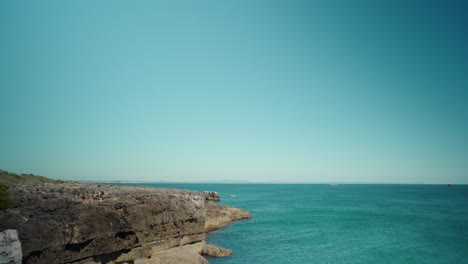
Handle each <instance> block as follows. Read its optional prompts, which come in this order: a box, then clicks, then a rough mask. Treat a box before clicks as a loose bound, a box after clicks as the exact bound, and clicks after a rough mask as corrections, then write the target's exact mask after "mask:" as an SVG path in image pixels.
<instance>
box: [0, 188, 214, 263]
mask: <svg viewBox="0 0 468 264" xmlns="http://www.w3.org/2000/svg"><path fill="white" fill-rule="evenodd" d="M9 192H10V194H11V195H12V197H13V201H14V207H15V208H16V209H15V210H7V211H6V212H5V213H3V214H1V215H0V231H2V230H5V229H15V230H18V235H19V239H20V241H21V243H22V249H23V263H68V262H76V261H84V260H92V261H94V262H102V263H107V262H110V261H113V260H115V259H116V258H118V257H119V256H120V255H121V254H124V253H128V252H129V251H130V250H131V249H133V248H138V247H141V246H143V245H145V244H147V243H149V242H152V247H153V248H157V249H158V250H165V249H168V248H172V247H177V246H180V245H185V244H191V243H195V242H200V241H203V239H204V238H205V233H204V229H205V220H206V209H205V205H204V199H205V197H203V195H202V194H200V193H196V192H190V191H186V190H175V189H155V188H149V187H124V186H109V185H86V184H42V185H18V186H11V187H10V188H9Z"/></svg>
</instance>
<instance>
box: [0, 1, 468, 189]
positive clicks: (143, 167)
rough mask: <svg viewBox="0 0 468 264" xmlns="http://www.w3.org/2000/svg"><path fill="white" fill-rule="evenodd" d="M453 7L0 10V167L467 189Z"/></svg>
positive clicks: (73, 5) (463, 4)
mask: <svg viewBox="0 0 468 264" xmlns="http://www.w3.org/2000/svg"><path fill="white" fill-rule="evenodd" d="M467 13H468V1H416V0H411V1H408V0H404V1H398V0H388V1H373V0H369V1H361V0H357V1H345V0H342V1H329V0H324V1H256V0H245V1H217V0H213V1H30V2H28V1H7V0H5V1H1V2H0V34H1V42H0V58H1V60H0V70H1V72H0V76H1V78H0V89H1V90H0V92H1V93H0V100H1V103H0V122H1V127H0V147H1V151H0V168H3V169H6V170H10V171H14V172H24V173H30V172H31V173H35V174H41V175H47V176H50V177H53V178H61V179H74V180H92V179H99V180H122V179H127V180H155V181H156V180H168V181H207V180H249V181H260V182H264V181H296V182H403V183H408V182H411V183H414V182H416V183H446V182H448V181H452V182H454V183H468V26H467V25H468V16H467Z"/></svg>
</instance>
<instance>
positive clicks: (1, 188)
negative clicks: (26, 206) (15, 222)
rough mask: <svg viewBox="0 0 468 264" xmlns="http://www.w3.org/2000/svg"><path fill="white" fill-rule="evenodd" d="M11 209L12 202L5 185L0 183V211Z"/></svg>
mask: <svg viewBox="0 0 468 264" xmlns="http://www.w3.org/2000/svg"><path fill="white" fill-rule="evenodd" d="M8 208H13V201H12V200H11V196H10V193H9V192H8V188H7V187H6V185H5V184H3V183H0V211H4V210H6V209H8Z"/></svg>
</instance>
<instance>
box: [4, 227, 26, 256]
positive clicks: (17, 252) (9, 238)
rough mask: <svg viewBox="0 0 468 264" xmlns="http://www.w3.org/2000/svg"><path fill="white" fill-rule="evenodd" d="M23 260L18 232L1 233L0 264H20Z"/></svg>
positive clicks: (7, 231)
mask: <svg viewBox="0 0 468 264" xmlns="http://www.w3.org/2000/svg"><path fill="white" fill-rule="evenodd" d="M21 259H22V253H21V242H20V241H19V239H18V232H16V230H12V229H8V230H5V231H3V232H0V263H3V264H20V263H21Z"/></svg>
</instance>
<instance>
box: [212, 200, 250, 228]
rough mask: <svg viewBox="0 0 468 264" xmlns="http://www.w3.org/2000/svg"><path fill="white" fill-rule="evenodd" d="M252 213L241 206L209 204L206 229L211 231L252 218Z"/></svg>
mask: <svg viewBox="0 0 468 264" xmlns="http://www.w3.org/2000/svg"><path fill="white" fill-rule="evenodd" d="M251 217H252V215H251V214H250V213H249V212H247V211H244V210H242V209H240V208H235V207H229V206H226V205H217V204H208V205H207V206H206V222H205V231H206V232H210V231H213V230H216V229H219V228H222V227H225V226H228V225H230V224H232V223H233V222H235V221H238V220H242V219H250V218H251Z"/></svg>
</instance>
